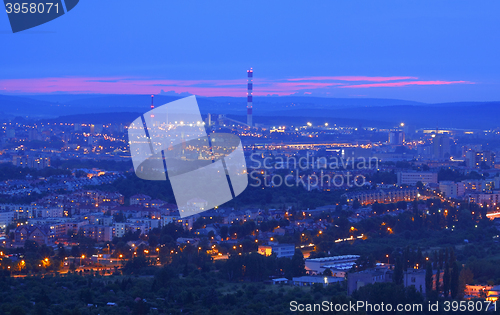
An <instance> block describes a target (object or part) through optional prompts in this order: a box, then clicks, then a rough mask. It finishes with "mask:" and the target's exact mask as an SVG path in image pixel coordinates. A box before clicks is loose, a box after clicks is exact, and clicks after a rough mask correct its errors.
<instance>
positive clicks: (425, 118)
mask: <svg viewBox="0 0 500 315" xmlns="http://www.w3.org/2000/svg"><path fill="white" fill-rule="evenodd" d="M179 98H180V97H176V96H168V95H155V98H154V101H155V105H156V106H160V105H163V104H166V103H168V102H171V101H174V100H176V99H179ZM197 100H198V104H199V106H200V110H201V112H202V114H207V113H212V114H227V115H229V116H233V117H235V115H236V116H241V117H243V115H245V113H246V99H245V98H244V97H242V98H235V97H197ZM149 105H150V95H86V94H84V95H72V94H62V95H30V96H12V95H0V114H1V116H0V117H2V118H1V119H2V120H4V121H5V120H9V119H13V118H14V117H18V116H20V117H23V118H27V119H53V118H56V117H60V116H68V117H65V118H66V119H71V120H78V119H84V120H96V119H98V120H103V122H106V121H109V120H110V119H112V120H114V121H116V120H117V119H119V120H122V119H123V120H124V121H127V122H129V121H130V119H133V118H130V117H136V116H137V115H139V114H140V113H144V112H146V111H148V110H149ZM253 108H254V116H255V118H254V121H255V122H259V121H261V122H262V123H269V122H270V121H283V122H287V121H290V123H291V120H293V122H294V123H297V124H298V123H305V122H307V121H311V122H312V123H313V124H323V123H324V122H328V123H330V124H333V123H339V124H340V123H346V124H351V125H358V124H361V125H363V126H374V127H387V126H393V125H397V124H399V123H400V122H405V123H406V124H411V125H414V126H415V127H419V128H420V127H429V128H433V127H436V126H439V127H440V128H472V129H481V128H496V127H500V122H498V121H497V120H496V117H500V102H460V103H441V104H426V103H419V102H413V101H406V100H397V99H373V98H321V97H307V96H284V97H275V96H268V97H254V106H253ZM109 113H114V114H113V115H109ZM116 113H121V114H120V115H117V114H116ZM69 116H70V117H69ZM259 117H262V118H261V119H259ZM302 120H303V121H302ZM323 121H324V122H323ZM96 123H97V121H96Z"/></svg>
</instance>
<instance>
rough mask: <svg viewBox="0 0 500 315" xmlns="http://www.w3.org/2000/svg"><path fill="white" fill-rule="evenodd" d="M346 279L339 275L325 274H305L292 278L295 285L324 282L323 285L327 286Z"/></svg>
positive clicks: (301, 285) (310, 284)
mask: <svg viewBox="0 0 500 315" xmlns="http://www.w3.org/2000/svg"><path fill="white" fill-rule="evenodd" d="M341 281H344V279H343V278H337V277H325V276H303V277H296V278H292V283H293V285H296V286H300V287H303V286H312V285H314V284H322V285H323V286H325V287H326V286H327V285H329V284H333V283H337V282H341Z"/></svg>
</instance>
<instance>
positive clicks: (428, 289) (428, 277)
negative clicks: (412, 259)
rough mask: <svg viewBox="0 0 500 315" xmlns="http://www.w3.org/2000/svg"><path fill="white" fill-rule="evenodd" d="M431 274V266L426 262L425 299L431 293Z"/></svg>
mask: <svg viewBox="0 0 500 315" xmlns="http://www.w3.org/2000/svg"><path fill="white" fill-rule="evenodd" d="M432 274H433V272H432V264H431V263H430V262H428V263H427V268H426V270H425V293H426V295H427V298H429V296H430V295H431V292H432Z"/></svg>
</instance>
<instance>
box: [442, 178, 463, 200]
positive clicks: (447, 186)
mask: <svg viewBox="0 0 500 315" xmlns="http://www.w3.org/2000/svg"><path fill="white" fill-rule="evenodd" d="M439 190H441V192H442V193H443V194H444V196H445V197H451V198H457V197H461V196H463V195H464V193H465V185H464V183H462V182H458V183H455V182H453V181H442V182H439Z"/></svg>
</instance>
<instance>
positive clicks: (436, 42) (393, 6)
mask: <svg viewBox="0 0 500 315" xmlns="http://www.w3.org/2000/svg"><path fill="white" fill-rule="evenodd" d="M499 9H500V2H498V1H480V2H477V1H422V0H419V1H326V0H325V1H305V0H302V1H290V0H288V1H238V0H233V1H206V0H205V1H194V0H189V1H163V0H148V1H138V0H136V1H129V0H105V1H102V0H82V1H80V3H79V4H78V6H77V7H75V9H73V10H72V11H71V12H69V13H67V14H66V15H64V16H62V17H60V18H58V19H56V20H54V21H52V22H49V23H47V24H44V25H42V26H39V27H36V28H33V29H31V30H27V31H24V32H20V33H16V34H12V33H11V31H10V26H9V24H8V18H7V14H6V13H4V14H0V47H1V52H0V69H1V70H0V91H2V92H0V93H39V92H55V91H62V92H75V93H76V92H99V93H107V92H109V93H120V92H121V93H158V92H159V91H160V90H161V89H163V90H164V91H176V92H190V93H195V94H200V95H233V96H236V95H239V93H240V91H241V93H242V96H244V93H245V85H244V82H245V75H246V69H248V68H250V67H253V68H254V70H255V77H256V80H255V93H256V94H257V95H265V94H280V95H286V94H291V93H295V92H297V93H299V94H303V93H306V94H308V93H311V94H312V95H325V96H331V97H358V96H360V97H385V98H401V99H409V100H417V101H424V102H445V101H475V100H479V101H488V100H500V61H499V55H500V54H499V48H500V36H499V30H500V23H499V19H498V14H499V12H500V10H499ZM318 77H319V78H318ZM373 77H376V78H373ZM68 78H69V79H68ZM291 79H292V80H291ZM295 79H300V80H295ZM259 80H260V81H259ZM102 81H105V82H102ZM259 84H260V86H259ZM259 88H260V90H259Z"/></svg>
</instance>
